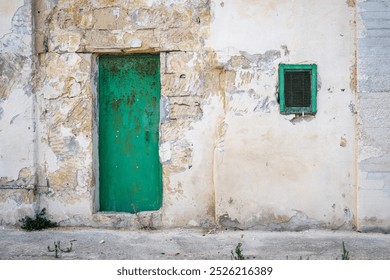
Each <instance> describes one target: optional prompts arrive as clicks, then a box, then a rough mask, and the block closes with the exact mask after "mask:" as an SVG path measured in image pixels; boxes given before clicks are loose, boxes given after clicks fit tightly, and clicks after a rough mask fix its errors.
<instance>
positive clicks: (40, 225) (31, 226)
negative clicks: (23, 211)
mask: <svg viewBox="0 0 390 280" xmlns="http://www.w3.org/2000/svg"><path fill="white" fill-rule="evenodd" d="M20 222H21V223H22V225H21V228H22V229H24V230H27V231H34V230H42V229H46V228H52V227H57V226H58V225H57V223H55V222H52V221H50V220H49V219H47V218H46V209H45V208H43V209H42V210H41V211H40V212H39V213H37V214H36V215H35V218H31V217H29V216H26V217H24V218H23V219H21V220H20Z"/></svg>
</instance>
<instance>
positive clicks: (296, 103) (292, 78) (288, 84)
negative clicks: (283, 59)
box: [279, 64, 317, 114]
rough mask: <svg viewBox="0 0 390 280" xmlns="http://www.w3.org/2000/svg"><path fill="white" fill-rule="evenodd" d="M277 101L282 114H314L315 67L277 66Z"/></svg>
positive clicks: (298, 65)
mask: <svg viewBox="0 0 390 280" xmlns="http://www.w3.org/2000/svg"><path fill="white" fill-rule="evenodd" d="M279 101H280V112H281V113H282V114H300V113H305V114H315V113H316V112H317V65H315V64H279Z"/></svg>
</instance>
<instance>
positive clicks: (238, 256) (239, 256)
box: [231, 242, 245, 260]
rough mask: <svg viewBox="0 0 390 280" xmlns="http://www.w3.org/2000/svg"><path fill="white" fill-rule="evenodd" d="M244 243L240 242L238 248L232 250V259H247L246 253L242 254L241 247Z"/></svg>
mask: <svg viewBox="0 0 390 280" xmlns="http://www.w3.org/2000/svg"><path fill="white" fill-rule="evenodd" d="M241 246H242V243H241V242H239V243H238V244H237V246H236V249H235V250H234V252H233V250H232V251H231V254H232V256H231V259H232V260H245V257H244V255H243V254H242V249H241Z"/></svg>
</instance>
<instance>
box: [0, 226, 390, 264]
mask: <svg viewBox="0 0 390 280" xmlns="http://www.w3.org/2000/svg"><path fill="white" fill-rule="evenodd" d="M70 240H76V241H74V242H73V250H72V251H71V252H70V253H63V254H62V256H61V259H76V260H81V259H93V260H123V259H139V260H141V259H147V260H150V259H178V260H181V259H213V260H216V259H230V258H231V251H232V250H234V249H235V247H236V246H237V244H238V243H239V242H241V243H242V253H243V255H244V256H245V257H247V258H249V259H270V260H275V259H276V260H285V259H287V258H288V259H290V260H298V259H301V258H302V259H304V260H305V259H310V260H317V259H323V260H335V259H341V254H342V242H343V241H344V242H345V246H346V249H347V250H348V251H349V255H350V258H351V259H361V260H365V259H385V260H390V235H387V234H380V233H358V232H349V231H348V232H347V231H323V230H310V231H302V232H264V231H255V230H248V231H229V230H227V231H225V230H220V231H218V230H216V231H210V232H208V231H206V230H202V229H169V230H152V231H128V230H109V229H93V228H55V229H49V230H44V231H38V232H26V231H22V230H19V229H14V228H0V259H3V260H6V259H15V260H16V259H17V260H24V259H40V260H46V259H54V253H52V252H48V249H47V247H48V246H49V245H50V247H54V246H53V244H54V242H55V241H61V246H62V247H63V248H64V247H67V246H69V241H70Z"/></svg>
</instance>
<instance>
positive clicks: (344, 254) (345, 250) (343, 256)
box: [341, 241, 349, 260]
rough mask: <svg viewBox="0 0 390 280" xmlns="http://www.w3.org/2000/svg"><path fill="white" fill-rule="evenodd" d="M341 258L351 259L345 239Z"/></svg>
mask: <svg viewBox="0 0 390 280" xmlns="http://www.w3.org/2000/svg"><path fill="white" fill-rule="evenodd" d="M341 259H342V260H349V251H348V250H347V249H345V244H344V241H343V253H342V254H341Z"/></svg>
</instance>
